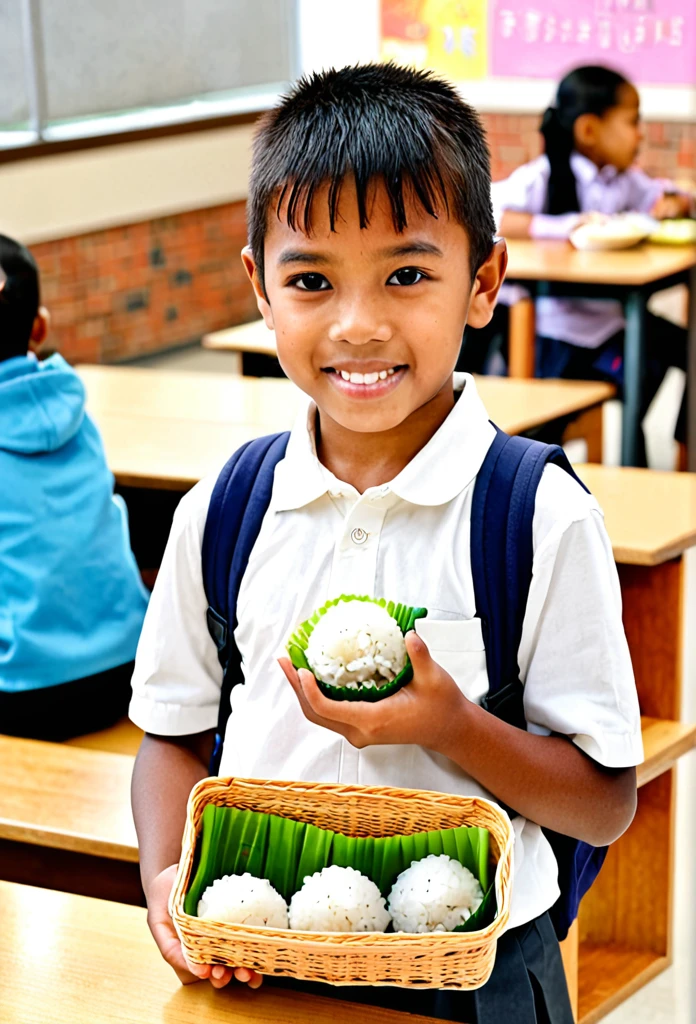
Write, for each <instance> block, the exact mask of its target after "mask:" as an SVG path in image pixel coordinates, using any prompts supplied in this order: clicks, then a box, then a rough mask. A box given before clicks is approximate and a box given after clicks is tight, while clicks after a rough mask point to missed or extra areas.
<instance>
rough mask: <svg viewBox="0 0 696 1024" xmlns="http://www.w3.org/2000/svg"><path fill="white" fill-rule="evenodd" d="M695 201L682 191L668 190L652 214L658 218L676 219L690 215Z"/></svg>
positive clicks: (658, 201) (654, 207) (656, 204)
mask: <svg viewBox="0 0 696 1024" xmlns="http://www.w3.org/2000/svg"><path fill="white" fill-rule="evenodd" d="M692 207H693V203H692V200H691V198H690V197H689V196H687V195H682V194H681V193H675V192H666V193H665V194H664V195H661V196H660V198H659V199H658V200H657V202H656V203H655V205H654V206H653V208H652V210H651V211H650V216H651V217H655V219H656V220H676V219H678V218H680V217H690V216H691V213H692Z"/></svg>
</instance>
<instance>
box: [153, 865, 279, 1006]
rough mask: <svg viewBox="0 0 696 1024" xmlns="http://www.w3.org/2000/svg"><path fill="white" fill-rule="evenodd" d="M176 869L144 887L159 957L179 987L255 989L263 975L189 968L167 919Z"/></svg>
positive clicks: (217, 966)
mask: <svg viewBox="0 0 696 1024" xmlns="http://www.w3.org/2000/svg"><path fill="white" fill-rule="evenodd" d="M176 871H177V865H176V864H172V865H170V867H168V868H165V869H164V871H161V872H160V874H159V875H157V877H156V878H153V880H152V882H151V883H150V885H149V886H148V891H147V923H148V925H149V926H150V931H151V932H152V936H153V938H154V940H155V942H156V943H157V946H158V948H159V951H160V953H161V954H162V956H163V957H164V959H165V960H166V961H167V963H168V964H169V965H170V967H173V968H174V970H175V971H176V974H177V977H178V978H179V981H180V982H181V984H182V985H191V984H192V983H193V982H194V981H203V980H204V979H206V978H207V979H208V980H209V981H210V984H211V985H212V986H213V988H224V986H225V985H227V984H228V983H229V982H230V981H231V980H232V978H233V977H234V978H236V979H237V981H241V982H244V983H245V984H247V985H248V986H249V988H258V987H259V985H260V984H261V982H262V981H263V975H261V974H258V973H257V972H256V971H251V970H248V969H247V968H246V967H235V968H232V967H223V966H222V965H221V964H192V963H189V961H188V960H187V959H186V954H185V953H184V951H183V949H182V948H181V942H180V941H179V936H178V935H177V934H176V929H175V928H174V924H173V922H172V919H171V917H170V916H169V906H168V904H169V896H170V893H171V891H172V886H173V885H174V879H175V878H176Z"/></svg>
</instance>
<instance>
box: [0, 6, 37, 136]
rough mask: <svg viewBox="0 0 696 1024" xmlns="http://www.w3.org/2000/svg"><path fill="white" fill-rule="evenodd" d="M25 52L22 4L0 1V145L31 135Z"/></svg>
mask: <svg viewBox="0 0 696 1024" xmlns="http://www.w3.org/2000/svg"><path fill="white" fill-rule="evenodd" d="M24 51H25V47H24V45H23V25H22V9H21V3H20V2H19V0H9V2H8V0H5V2H3V3H0V146H11V145H18V144H19V145H22V144H23V143H24V142H27V141H29V140H31V139H32V138H33V132H31V131H30V106H29V95H28V91H27V83H28V78H27V68H26V63H25V57H24Z"/></svg>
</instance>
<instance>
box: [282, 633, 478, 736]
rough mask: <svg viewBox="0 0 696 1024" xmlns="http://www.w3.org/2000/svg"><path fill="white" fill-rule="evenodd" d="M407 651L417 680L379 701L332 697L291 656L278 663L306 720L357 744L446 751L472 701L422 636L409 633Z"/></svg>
mask: <svg viewBox="0 0 696 1024" xmlns="http://www.w3.org/2000/svg"><path fill="white" fill-rule="evenodd" d="M406 650H407V651H408V655H409V658H410V659H411V664H412V665H413V679H412V681H411V682H410V683H409V684H408V686H404V687H403V688H402V689H401V690H399V691H398V693H395V694H394V695H393V696H392V697H387V698H386V699H385V700H382V701H377V702H376V703H375V704H369V703H367V702H364V701H336V700H329V698H328V697H325V696H324V694H323V693H322V692H321V690H320V689H319V687H318V686H317V681H316V679H315V678H314V676H313V675H312V673H311V672H308V671H307V670H306V669H300V670H299V672H298V670H297V669H296V668H295V667H294V666H293V664H292V662H291V661H290V659H289V658H280V659H279V664H280V667H281V668H282V670H283V672H284V673H285V675H286V677H287V680H288V682H289V683H290V685H291V686H292V688H293V690H294V691H295V693H296V694H297V699H298V700H299V702H300V706H301V707H302V711H303V712H304V715H305V718H307V719H309V721H310V722H314V724H315V725H322V726H324V728H325V729H332V730H333V731H334V732H338V733H340V734H341V736H344V737H345V738H346V739H347V740H348V742H349V743H351V744H352V745H353V746H354V747H358V748H362V747H367V746H372V745H373V744H379V743H416V744H418V745H419V746H422V747H428V749H430V750H434V751H436V752H439V753H444V752H445V751H446V750H448V749H449V746H450V744H449V740H450V738H451V736H450V733H451V732H452V731H453V726H454V723H455V722H456V723H458V724H461V716H462V715H463V714H466V710H467V706H469V701H468V700H467V699H466V697H465V696H464V694H463V693H462V692H461V690H460V689H459V687H458V686H457V684H456V683H455V681H454V679H453V678H452V676H451V675H450V674H449V673H448V672H445V670H444V668H442V667H441V666H440V665H438V664H437V662H435V661H433V660H432V658H431V657H430V652H429V650H428V648H427V647H426V645H425V643H424V641H423V639H422V637H419V636H418V635H417V634H416V633H415V632H410V633H407V634H406Z"/></svg>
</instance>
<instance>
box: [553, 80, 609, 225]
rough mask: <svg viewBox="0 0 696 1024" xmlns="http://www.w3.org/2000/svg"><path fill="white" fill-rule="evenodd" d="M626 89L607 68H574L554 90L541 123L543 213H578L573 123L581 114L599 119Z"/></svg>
mask: <svg viewBox="0 0 696 1024" xmlns="http://www.w3.org/2000/svg"><path fill="white" fill-rule="evenodd" d="M623 85H628V82H627V80H626V79H625V78H624V77H623V75H620V74H618V73H617V72H616V71H611V70H610V69H609V68H604V67H600V66H588V67H582V68H576V69H575V71H571V72H570V74H569V75H566V77H565V78H564V79H563V81H562V82H561V84H560V85H559V86H558V92H557V94H556V103H555V106H553V107H549V108H548V110H547V111H546V112H545V114H544V116H543V118H542V122H541V128H540V130H541V134H542V135H543V137H544V151H545V153H546V156H547V157H548V161H549V164H550V167H551V174H550V176H549V184H548V190H547V194H546V205H545V207H544V213H550V214H556V215H557V214H561V213H576V212H578V211H579V210H580V204H579V202H578V192H577V187H576V183H575V175H574V174H573V171H572V168H571V166H570V157H571V154H572V152H573V150H574V148H575V136H574V127H575V122H576V121H577V119H578V118H579V117H582V115H583V114H596V115H597V116H598V117H602V116H603V115H604V114H605V113H606V112H607V110H609V109H611V107H615V106H616V105H617V103H618V91H619V89H620V88H621V86H623Z"/></svg>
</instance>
